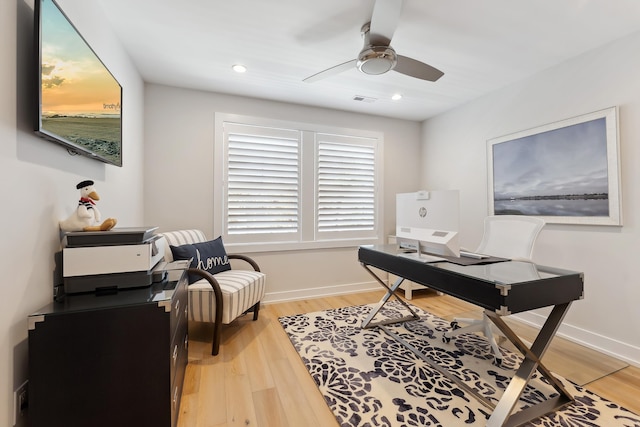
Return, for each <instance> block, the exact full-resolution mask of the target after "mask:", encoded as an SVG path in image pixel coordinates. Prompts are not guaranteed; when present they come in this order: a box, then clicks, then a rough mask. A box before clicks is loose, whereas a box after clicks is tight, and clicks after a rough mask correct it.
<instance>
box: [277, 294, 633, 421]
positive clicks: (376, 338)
mask: <svg viewBox="0 0 640 427" xmlns="http://www.w3.org/2000/svg"><path fill="white" fill-rule="evenodd" d="M414 309H415V310H416V312H417V313H418V314H419V315H420V317H421V319H420V320H417V321H412V322H406V323H404V324H396V325H388V326H387V327H388V328H389V329H390V330H391V331H392V332H394V333H396V334H399V335H400V336H402V337H403V338H404V339H405V340H406V341H407V342H408V343H409V344H411V345H413V346H414V347H416V348H418V349H419V350H420V351H421V352H423V353H425V354H428V355H429V356H430V357H432V358H433V359H435V360H436V361H437V362H438V364H439V365H440V366H443V367H445V368H446V369H447V370H448V371H450V372H452V373H453V374H454V375H455V376H456V377H457V378H459V379H461V380H462V381H464V382H465V384H467V385H468V386H470V387H472V388H473V389H474V390H476V391H477V392H479V393H480V394H481V395H483V396H484V397H486V398H487V399H489V400H491V401H492V402H493V403H496V402H497V401H498V399H499V398H500V396H501V395H502V393H503V392H504V389H505V388H506V386H507V384H508V383H509V380H510V379H511V377H512V376H513V374H514V372H515V368H516V367H517V366H518V365H519V364H520V360H521V359H520V357H519V356H517V355H515V354H514V353H511V352H509V351H506V350H504V351H503V361H502V365H501V366H500V367H497V366H495V365H494V364H493V363H492V361H493V357H492V356H491V355H490V353H489V346H488V342H487V341H486V340H485V339H484V338H483V337H482V336H480V335H477V334H464V335H459V336H458V337H456V338H454V339H452V340H451V342H450V343H448V344H445V343H443V342H442V334H443V333H444V331H446V330H447V329H448V328H449V322H448V321H446V320H443V319H440V318H438V317H436V316H433V315H431V314H429V313H427V312H425V311H423V310H420V309H419V308H414ZM370 310H371V306H356V307H345V308H340V309H335V310H328V311H321V312H316V313H308V314H299V315H295V316H286V317H281V318H280V319H279V320H280V323H281V324H282V326H283V328H284V329H285V331H286V332H287V334H288V335H289V338H290V339H291V342H292V344H293V345H294V347H295V348H296V350H297V351H298V354H299V355H300V357H301V358H302V361H303V362H304V364H305V366H306V367H307V369H308V370H309V373H310V374H311V376H312V378H313V379H314V381H315V382H316V384H317V385H318V388H319V389H320V391H321V393H322V395H323V396H324V399H325V401H326V402H327V404H328V405H329V407H330V408H331V410H332V411H333V413H334V415H335V417H336V419H337V420H338V422H339V423H340V425H341V426H353V427H356V426H357V427H374V426H375V427H378V426H389V427H391V426H393V427H396V426H398V427H399V426H442V427H453V426H457V425H460V426H484V425H485V424H486V420H487V419H488V418H489V416H490V415H491V414H490V410H489V409H487V408H486V407H485V406H483V405H482V404H481V403H479V402H478V400H477V399H475V397H474V396H472V395H470V394H469V393H468V392H465V391H464V390H463V389H462V388H460V387H458V386H457V385H456V384H455V383H454V382H452V381H450V380H449V379H447V378H446V377H444V376H443V375H442V374H440V373H438V372H437V371H436V370H434V369H433V368H432V367H430V366H429V365H428V364H427V363H426V362H424V361H423V360H422V359H420V358H418V357H417V356H416V355H414V353H412V352H411V351H409V350H407V349H406V348H405V347H404V346H402V345H400V344H399V343H397V342H396V341H395V340H394V339H392V338H391V337H390V336H389V335H388V334H386V333H385V332H384V331H382V330H381V329H379V328H372V329H361V328H360V324H361V323H362V320H363V319H364V318H365V317H366V315H367V314H368V313H369V312H370ZM403 315H406V310H405V311H403V310H402V309H401V306H400V305H399V304H398V303H397V302H396V301H389V302H388V303H387V304H386V305H385V307H384V308H383V310H381V311H380V313H378V315H377V316H376V319H375V321H378V320H381V319H383V318H385V317H387V318H398V317H402V316H403ZM559 379H560V380H561V381H562V382H563V384H564V385H565V387H566V388H567V390H568V391H569V393H571V394H572V395H573V396H574V397H575V398H576V401H575V403H572V404H569V405H567V406H565V407H564V408H563V409H561V410H559V411H556V412H554V413H551V414H548V415H546V416H544V417H542V418H538V419H536V420H534V421H532V422H529V423H528V424H525V425H527V426H575V427H593V426H605V427H615V426H620V427H640V416H638V415H636V414H634V413H632V412H630V411H628V410H626V409H625V408H622V407H620V406H619V405H617V404H615V403H614V402H610V401H608V400H606V399H604V398H602V397H599V396H597V395H596V394H594V393H592V392H590V391H588V390H586V389H584V388H582V387H579V386H576V385H574V384H573V383H571V382H570V381H567V380H565V379H563V378H559ZM555 394H556V391H555V389H553V388H552V387H551V386H550V385H549V384H548V383H547V382H546V380H544V379H541V378H540V377H539V375H538V374H537V373H536V374H535V375H534V377H533V379H532V381H531V383H530V385H529V386H527V388H526V389H525V391H524V393H523V394H522V397H521V398H520V401H519V404H518V408H519V409H521V408H525V407H527V406H529V405H530V404H532V403H535V402H539V401H542V400H545V399H546V398H547V397H549V396H553V395H555Z"/></svg>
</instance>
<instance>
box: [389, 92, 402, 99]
mask: <svg viewBox="0 0 640 427" xmlns="http://www.w3.org/2000/svg"><path fill="white" fill-rule="evenodd" d="M391 99H393V100H394V101H399V100H401V99H402V94H400V93H395V94H393V96H392V97H391Z"/></svg>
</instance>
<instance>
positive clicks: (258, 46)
mask: <svg viewBox="0 0 640 427" xmlns="http://www.w3.org/2000/svg"><path fill="white" fill-rule="evenodd" d="M98 1H99V2H100V3H101V5H102V7H103V9H104V13H105V16H106V18H107V19H108V21H109V22H110V24H111V26H112V27H113V29H114V30H115V32H116V34H117V36H118V37H119V38H120V40H121V42H122V44H123V45H124V47H125V49H126V50H127V51H128V53H129V54H130V56H131V58H132V60H133V62H134V63H135V64H136V66H137V67H138V70H139V71H140V73H141V74H142V77H143V78H144V80H145V81H147V82H152V83H159V84H165V85H170V86H177V87H184V88H190V89H197V90H205V91H213V92H219V93H228V94H235V95H243V96H250V97H257V98H265V99H271V100H277V101H284V102H290V103H299V104H306V105H313V106H320V107H326V108H333V109H339V110H348V111H355V112H360V113H367V114H375V115H381V116H387V117H394V118H403V119H409V120H418V121H421V120H424V119H426V118H429V117H432V116H434V115H436V114H439V113H441V112H443V111H446V110H449V109H451V108H453V107H456V106H458V105H461V104H464V103H466V102H468V101H470V100H472V99H474V98H477V97H479V96H482V95H483V94H485V93H488V92H491V91H493V90H496V89H498V88H500V87H503V86H506V85H509V84H511V83H513V82H516V81H519V80H522V79H524V78H526V77H528V76H530V75H532V74H535V73H537V72H539V71H541V70H544V69H546V68H549V67H551V66H553V65H555V64H558V63H560V62H563V61H565V60H567V59H569V58H571V57H574V56H576V55H580V54H581V53H583V52H586V51H588V50H591V49H593V48H596V47H598V46H601V45H603V44H606V43H608V42H610V41H612V40H615V39H617V38H620V37H623V36H625V35H628V34H631V33H633V32H637V31H640V1H638V0H519V1H514V0H405V3H404V7H403V10H402V14H401V16H400V22H399V25H398V28H397V29H396V32H395V34H394V36H393V40H392V42H391V45H392V46H393V48H394V49H395V50H396V51H397V52H398V53H399V54H401V55H405V56H409V57H412V58H414V59H417V60H419V61H422V62H425V63H428V64H430V65H432V66H434V67H436V68H438V69H440V70H442V71H444V73H445V75H444V76H443V77H442V78H440V79H439V80H438V81H436V82H428V81H423V80H419V79H415V78H411V77H408V76H405V75H402V74H399V73H396V72H393V71H392V72H389V73H386V74H384V75H380V76H369V75H365V74H362V73H360V72H359V71H358V70H357V69H355V68H354V69H351V70H349V71H346V72H344V73H341V74H339V75H336V76H332V77H329V78H327V79H324V80H322V81H319V82H315V83H305V82H303V81H302V80H303V79H304V78H305V77H308V76H310V75H312V74H315V73H317V72H319V71H322V70H324V69H326V68H329V67H331V66H334V65H337V64H339V63H342V62H345V61H348V60H351V59H355V58H356V56H357V54H358V52H359V51H360V49H361V48H362V37H361V35H360V28H361V26H362V25H363V24H364V23H366V22H367V21H369V19H370V18H371V12H372V10H373V5H374V0H313V1H312V0H181V1H175V0H173V1H170V0H98ZM379 1H383V0H379ZM237 63H241V64H244V65H246V66H247V67H248V71H247V72H246V73H244V74H237V73H235V72H233V71H232V70H231V66H232V65H233V64H237ZM396 92H400V93H402V94H403V95H404V98H403V99H402V100H401V101H391V100H390V97H391V95H392V94H394V93H396ZM356 95H361V96H365V97H371V98H376V99H377V100H376V101H375V102H370V103H368V102H358V101H354V100H353V98H354V96H356Z"/></svg>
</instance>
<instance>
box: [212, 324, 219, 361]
mask: <svg viewBox="0 0 640 427" xmlns="http://www.w3.org/2000/svg"><path fill="white" fill-rule="evenodd" d="M221 334H222V322H216V323H215V324H214V325H213V342H212V344H211V355H212V356H217V355H218V353H219V352H220V335H221Z"/></svg>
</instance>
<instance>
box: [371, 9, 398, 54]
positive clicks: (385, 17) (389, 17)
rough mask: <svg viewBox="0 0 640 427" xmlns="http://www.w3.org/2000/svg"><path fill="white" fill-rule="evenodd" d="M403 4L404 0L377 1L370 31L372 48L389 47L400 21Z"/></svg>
mask: <svg viewBox="0 0 640 427" xmlns="http://www.w3.org/2000/svg"><path fill="white" fill-rule="evenodd" d="M402 3H403V0H376V3H375V5H374V6H373V14H372V15H371V25H370V29H369V42H370V43H371V45H372V46H389V44H390V43H391V39H392V38H393V33H395V31H396V28H397V27H398V22H399V21H400V13H401V12H402Z"/></svg>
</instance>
